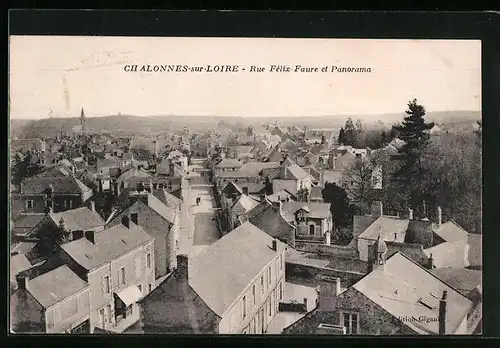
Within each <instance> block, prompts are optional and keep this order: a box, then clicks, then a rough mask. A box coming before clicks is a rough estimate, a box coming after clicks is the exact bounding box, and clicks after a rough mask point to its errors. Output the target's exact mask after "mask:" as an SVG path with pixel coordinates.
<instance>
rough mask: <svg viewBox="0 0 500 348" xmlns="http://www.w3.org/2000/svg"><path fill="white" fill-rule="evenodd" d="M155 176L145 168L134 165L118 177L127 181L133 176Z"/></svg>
mask: <svg viewBox="0 0 500 348" xmlns="http://www.w3.org/2000/svg"><path fill="white" fill-rule="evenodd" d="M152 177H153V176H152V175H151V174H149V173H148V172H145V171H144V170H141V169H138V168H136V167H132V168H130V169H129V170H126V171H124V172H123V173H122V175H120V176H119V177H118V180H119V181H127V180H130V179H132V178H152Z"/></svg>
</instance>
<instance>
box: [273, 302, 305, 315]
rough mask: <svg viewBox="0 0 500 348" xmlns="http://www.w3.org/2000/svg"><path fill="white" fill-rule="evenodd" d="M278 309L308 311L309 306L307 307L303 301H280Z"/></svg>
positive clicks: (281, 310)
mask: <svg viewBox="0 0 500 348" xmlns="http://www.w3.org/2000/svg"><path fill="white" fill-rule="evenodd" d="M278 311H280V312H295V313H306V312H307V308H306V305H305V304H303V303H291V302H289V303H284V302H280V303H279V305H278Z"/></svg>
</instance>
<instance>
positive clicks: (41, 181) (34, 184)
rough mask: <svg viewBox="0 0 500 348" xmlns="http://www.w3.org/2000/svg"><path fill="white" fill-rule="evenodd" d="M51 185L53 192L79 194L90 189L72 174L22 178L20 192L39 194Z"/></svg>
mask: <svg viewBox="0 0 500 348" xmlns="http://www.w3.org/2000/svg"><path fill="white" fill-rule="evenodd" d="M50 185H52V187H53V188H54V191H53V192H54V193H55V194H67V193H70V194H81V193H86V192H89V191H92V189H90V188H89V187H87V186H85V185H84V184H83V183H82V182H81V181H80V180H78V179H77V178H75V177H74V176H73V175H68V176H66V175H53V176H49V175H47V176H42V177H33V178H28V179H25V180H23V183H22V193H24V194H41V193H43V192H44V191H45V190H46V189H48V188H49V186H50Z"/></svg>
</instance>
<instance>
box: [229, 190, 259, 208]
mask: <svg viewBox="0 0 500 348" xmlns="http://www.w3.org/2000/svg"><path fill="white" fill-rule="evenodd" d="M257 205H259V202H257V201H256V200H254V199H252V198H250V197H248V196H247V195H245V194H242V195H241V196H240V198H239V199H238V200H237V201H236V202H235V203H234V205H233V209H235V208H240V209H242V210H243V211H245V212H246V213H248V212H249V211H250V210H252V209H253V208H255V207H256V206H257Z"/></svg>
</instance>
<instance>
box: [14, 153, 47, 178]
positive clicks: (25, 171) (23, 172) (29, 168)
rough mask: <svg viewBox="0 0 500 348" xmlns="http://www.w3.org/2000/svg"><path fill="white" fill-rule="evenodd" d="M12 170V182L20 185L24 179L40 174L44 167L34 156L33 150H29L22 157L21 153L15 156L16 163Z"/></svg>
mask: <svg viewBox="0 0 500 348" xmlns="http://www.w3.org/2000/svg"><path fill="white" fill-rule="evenodd" d="M11 170H12V172H11V173H12V183H13V184H14V185H19V184H20V183H21V182H22V181H23V180H24V179H26V178H29V177H31V176H34V175H37V174H39V173H40V172H41V171H42V167H41V166H40V165H39V164H38V162H37V161H36V160H35V159H34V158H33V156H32V154H31V152H27V153H25V154H24V156H23V157H22V158H21V156H19V155H16V156H15V157H14V165H13V166H12V168H11Z"/></svg>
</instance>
